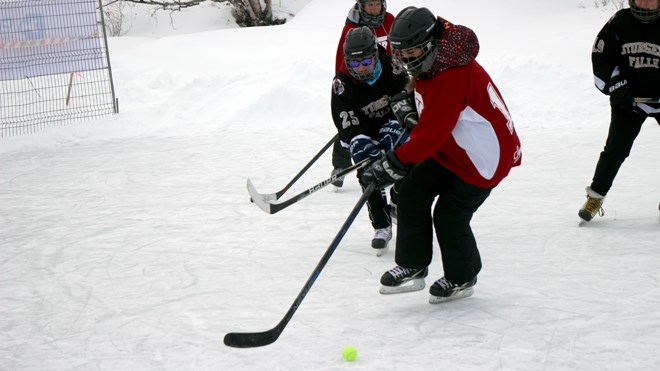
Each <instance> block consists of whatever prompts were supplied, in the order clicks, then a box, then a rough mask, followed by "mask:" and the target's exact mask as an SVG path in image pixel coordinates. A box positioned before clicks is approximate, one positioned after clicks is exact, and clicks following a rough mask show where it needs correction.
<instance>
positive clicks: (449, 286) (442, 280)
mask: <svg viewBox="0 0 660 371" xmlns="http://www.w3.org/2000/svg"><path fill="white" fill-rule="evenodd" d="M435 283H436V284H437V285H438V286H440V287H442V289H443V290H445V291H449V290H451V289H453V288H454V287H455V286H456V285H454V284H453V283H451V282H449V281H448V280H447V279H446V278H444V277H442V278H440V279H439V280H437V281H435Z"/></svg>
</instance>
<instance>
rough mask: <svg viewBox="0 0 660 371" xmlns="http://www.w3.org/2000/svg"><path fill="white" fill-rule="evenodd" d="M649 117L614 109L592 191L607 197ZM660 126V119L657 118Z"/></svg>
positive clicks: (630, 111)
mask: <svg viewBox="0 0 660 371" xmlns="http://www.w3.org/2000/svg"><path fill="white" fill-rule="evenodd" d="M647 117H648V116H647V115H645V114H642V113H638V112H635V111H632V110H622V109H619V108H616V107H612V116H611V121H610V129H609V132H608V134H607V140H606V141H605V148H604V149H603V151H602V152H601V153H600V157H599V158H598V164H597V165H596V171H595V172H594V177H593V180H592V183H591V189H592V190H594V191H596V192H598V193H599V194H601V195H603V196H605V195H607V192H609V190H610V188H611V187H612V183H613V182H614V178H615V177H616V174H617V173H618V172H619V168H621V165H622V164H623V162H624V161H625V160H626V158H627V157H628V155H630V150H631V149H632V146H633V142H634V141H635V139H636V138H637V135H638V134H639V131H640V130H641V128H642V124H643V123H644V121H645V120H646V119H647ZM655 119H656V121H658V124H660V117H656V118H655Z"/></svg>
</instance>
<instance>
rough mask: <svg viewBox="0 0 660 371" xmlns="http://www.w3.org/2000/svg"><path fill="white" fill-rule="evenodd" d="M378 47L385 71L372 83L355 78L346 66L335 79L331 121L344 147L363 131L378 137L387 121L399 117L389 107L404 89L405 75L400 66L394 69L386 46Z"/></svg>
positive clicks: (365, 133) (343, 66)
mask: <svg viewBox="0 0 660 371" xmlns="http://www.w3.org/2000/svg"><path fill="white" fill-rule="evenodd" d="M378 49H379V56H378V58H379V60H380V63H381V66H382V72H381V75H380V77H379V78H378V80H376V82H374V84H373V85H369V84H367V83H366V82H363V81H357V80H355V79H353V78H352V77H351V76H350V74H349V72H348V70H347V68H346V66H345V65H342V67H341V68H340V70H339V72H337V74H336V75H335V78H334V80H333V82H332V98H331V99H330V106H331V111H332V120H333V121H334V124H335V127H336V128H337V131H338V132H339V139H340V140H341V141H342V144H343V145H344V146H348V144H350V142H351V139H352V138H353V137H355V136H357V135H360V134H363V135H366V136H368V137H371V138H376V137H377V134H378V129H380V127H381V126H382V125H383V124H384V123H386V122H388V121H389V120H396V117H395V116H394V113H392V110H391V109H390V97H392V96H393V95H395V94H396V93H399V92H401V91H402V90H403V88H404V86H405V83H406V75H405V73H403V71H402V70H401V69H400V68H393V66H392V61H391V56H389V55H387V54H386V53H385V49H383V48H382V47H380V46H379V47H378Z"/></svg>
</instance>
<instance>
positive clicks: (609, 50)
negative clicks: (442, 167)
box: [578, 0, 660, 222]
mask: <svg viewBox="0 0 660 371" xmlns="http://www.w3.org/2000/svg"><path fill="white" fill-rule="evenodd" d="M629 5H630V8H626V9H622V10H619V11H618V12H617V13H616V14H614V16H613V17H612V18H610V20H609V21H608V22H607V23H606V24H605V26H604V27H603V28H602V29H601V30H600V32H599V33H598V36H597V37H596V42H595V43H594V46H593V50H592V52H591V62H592V65H593V72H594V79H595V83H596V87H597V88H598V90H600V91H601V92H602V93H603V94H606V95H609V97H610V106H611V109H612V116H611V121H610V129H609V133H608V136H607V141H606V142H605V148H604V149H603V151H602V152H601V153H600V157H599V159H598V164H597V165H596V170H595V172H594V176H593V180H592V182H591V185H590V186H588V187H587V188H586V190H587V201H586V202H585V203H584V205H583V206H582V208H581V209H580V210H579V212H578V215H579V216H580V218H582V219H583V220H584V221H587V222H588V221H590V220H591V219H593V217H594V216H596V214H599V215H603V208H602V205H603V200H604V199H605V196H606V195H607V192H608V191H609V190H610V188H611V187H612V183H613V182H614V178H615V177H616V174H617V172H618V171H619V168H620V167H621V165H622V164H623V161H624V160H625V159H626V158H627V157H628V155H629V154H630V150H631V148H632V146H633V142H634V141H635V138H636V137H637V135H638V134H639V132H640V130H641V127H642V123H644V121H646V119H647V118H648V117H653V118H655V120H656V121H658V123H659V124H660V103H652V102H654V101H656V102H657V99H658V98H660V0H629ZM642 98H647V99H642ZM648 98H655V99H648Z"/></svg>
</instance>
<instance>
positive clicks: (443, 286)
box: [429, 277, 477, 304]
mask: <svg viewBox="0 0 660 371" xmlns="http://www.w3.org/2000/svg"><path fill="white" fill-rule="evenodd" d="M476 284H477V277H474V278H473V279H471V280H470V281H468V282H466V283H464V284H461V285H456V284H453V283H451V282H449V281H448V280H447V279H446V278H444V277H442V278H440V279H439V280H437V281H435V282H434V283H433V285H432V286H431V289H430V290H429V292H430V293H431V297H430V298H429V303H431V304H437V303H442V302H445V301H449V300H456V299H460V298H467V297H468V296H472V294H473V293H474V285H476Z"/></svg>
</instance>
